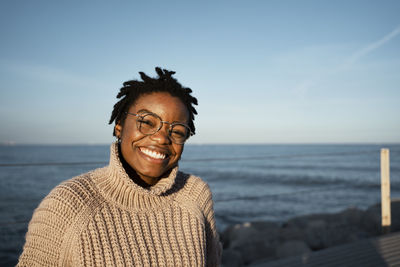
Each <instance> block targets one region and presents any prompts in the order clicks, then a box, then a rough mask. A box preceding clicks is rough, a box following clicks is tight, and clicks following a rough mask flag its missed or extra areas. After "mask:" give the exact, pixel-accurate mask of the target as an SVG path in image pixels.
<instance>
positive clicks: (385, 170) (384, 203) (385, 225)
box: [381, 148, 391, 233]
mask: <svg viewBox="0 0 400 267" xmlns="http://www.w3.org/2000/svg"><path fill="white" fill-rule="evenodd" d="M389 162H390V160H389V149H387V148H382V149H381V211H382V231H383V233H388V232H390V225H391V214H390V165H389V164H390V163H389Z"/></svg>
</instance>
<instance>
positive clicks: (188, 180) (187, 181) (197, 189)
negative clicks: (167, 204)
mask: <svg viewBox="0 0 400 267" xmlns="http://www.w3.org/2000/svg"><path fill="white" fill-rule="evenodd" d="M178 177H179V179H180V180H181V182H183V183H184V185H183V188H182V189H183V190H182V191H183V193H184V195H185V196H186V197H188V198H190V199H191V200H193V201H196V202H198V203H201V202H204V201H209V200H210V199H211V198H212V193H211V189H210V186H209V185H208V183H207V182H205V181H204V180H203V179H202V178H200V177H198V176H195V175H192V174H187V173H184V172H181V171H179V172H178Z"/></svg>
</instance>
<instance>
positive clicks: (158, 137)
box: [150, 123, 171, 145]
mask: <svg viewBox="0 0 400 267" xmlns="http://www.w3.org/2000/svg"><path fill="white" fill-rule="evenodd" d="M150 138H151V139H152V140H154V141H157V143H159V144H161V145H169V144H171V139H170V138H169V124H167V123H163V125H162V127H161V129H160V130H159V131H158V132H156V133H154V134H153V135H151V136H150Z"/></svg>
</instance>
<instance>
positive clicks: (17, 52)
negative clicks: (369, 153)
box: [0, 1, 400, 144]
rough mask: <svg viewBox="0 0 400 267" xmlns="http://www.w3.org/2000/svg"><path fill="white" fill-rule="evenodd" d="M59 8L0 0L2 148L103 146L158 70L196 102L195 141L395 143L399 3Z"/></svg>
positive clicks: (85, 4) (77, 4) (398, 134)
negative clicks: (142, 77)
mask: <svg viewBox="0 0 400 267" xmlns="http://www.w3.org/2000/svg"><path fill="white" fill-rule="evenodd" d="M60 2H61V1H1V2H0V34H1V42H0V81H1V84H0V86H1V87H0V125H1V129H0V143H7V142H16V143H40V144H42V143H43V144H53V143H63V144H75V143H83V144H87V143H109V142H111V141H112V140H113V138H112V126H110V125H108V124H107V123H108V119H109V116H110V114H111V110H112V107H113V105H114V103H115V102H116V98H115V96H116V94H117V92H118V90H119V88H120V87H121V84H122V82H123V81H126V80H129V79H133V78H135V79H136V78H139V75H138V71H144V72H146V73H147V74H149V75H151V76H154V75H155V72H154V67H155V66H161V67H163V68H167V69H170V70H174V71H176V72H177V73H176V75H175V77H176V78H177V79H178V80H179V81H180V82H181V83H182V84H183V85H184V86H187V87H190V88H192V89H193V91H194V95H195V96H196V97H197V98H198V99H199V106H198V111H199V116H198V117H197V118H196V121H195V123H196V127H197V135H196V136H194V137H193V138H192V139H191V140H190V141H189V142H190V143H193V144H196V143H353V142H356V143H382V142H397V143H398V142H400V103H399V102H400V75H399V70H400V17H399V14H400V1H196V2H194V1H64V2H63V3H60Z"/></svg>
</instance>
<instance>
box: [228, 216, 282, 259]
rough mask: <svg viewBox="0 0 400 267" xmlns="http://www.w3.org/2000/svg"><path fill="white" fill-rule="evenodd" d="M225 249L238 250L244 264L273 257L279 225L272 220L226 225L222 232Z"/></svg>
mask: <svg viewBox="0 0 400 267" xmlns="http://www.w3.org/2000/svg"><path fill="white" fill-rule="evenodd" d="M222 236H223V242H224V248H225V249H228V250H229V249H233V250H235V251H238V252H239V253H240V255H241V258H242V260H243V262H244V264H248V263H250V262H252V261H254V260H257V259H262V258H271V257H275V247H276V245H277V242H278V237H279V225H278V224H277V223H272V222H251V223H244V224H237V225H234V226H232V227H228V228H227V229H226V230H225V231H224V233H223V234H222Z"/></svg>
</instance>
